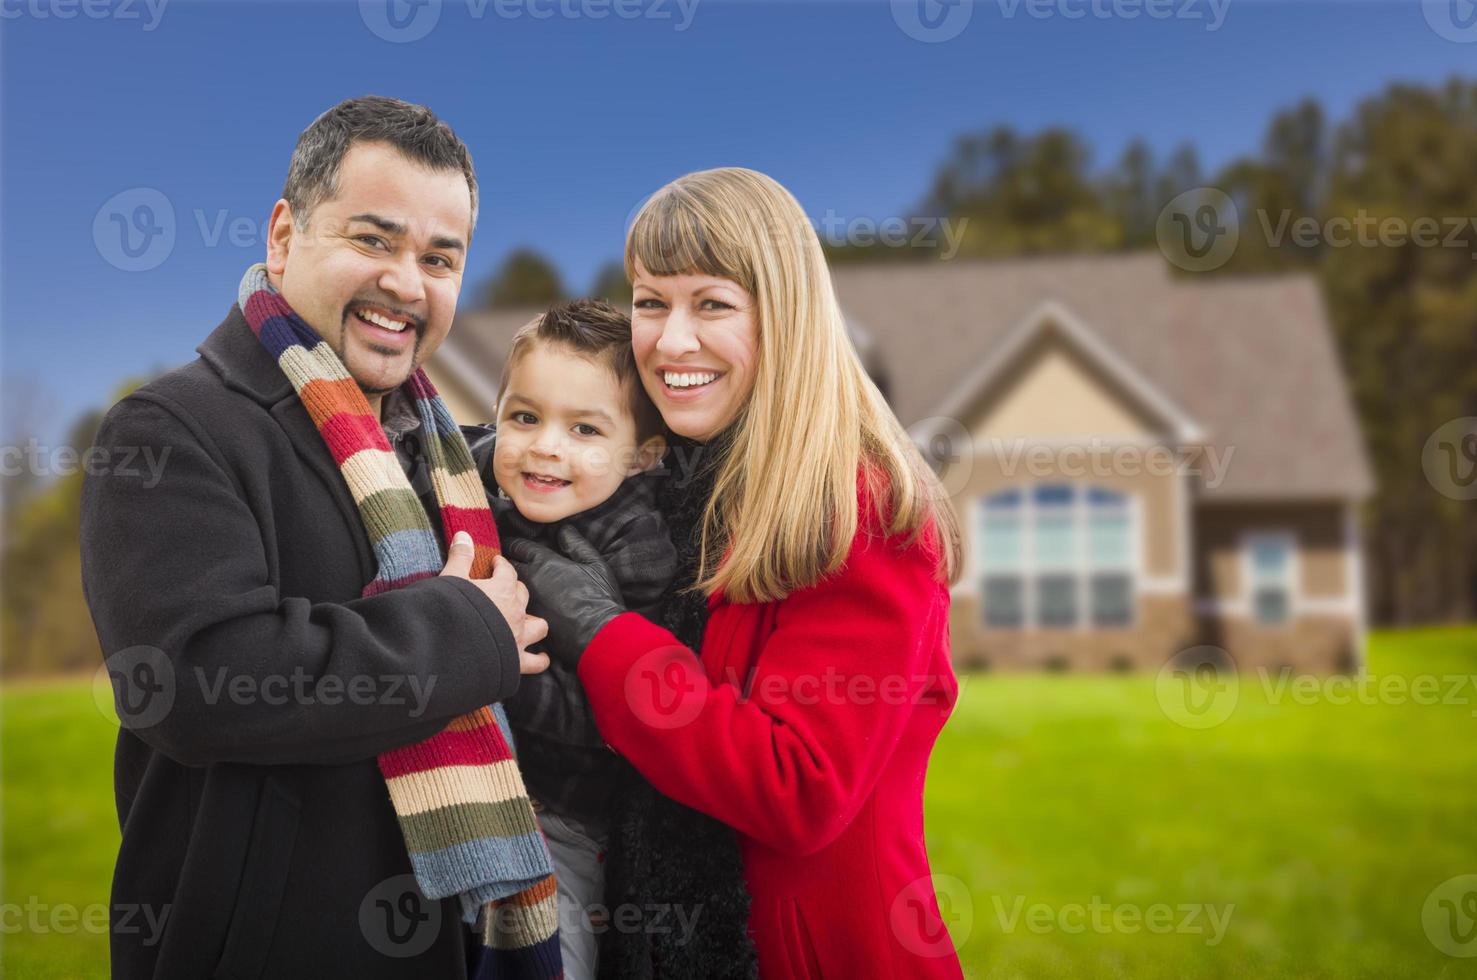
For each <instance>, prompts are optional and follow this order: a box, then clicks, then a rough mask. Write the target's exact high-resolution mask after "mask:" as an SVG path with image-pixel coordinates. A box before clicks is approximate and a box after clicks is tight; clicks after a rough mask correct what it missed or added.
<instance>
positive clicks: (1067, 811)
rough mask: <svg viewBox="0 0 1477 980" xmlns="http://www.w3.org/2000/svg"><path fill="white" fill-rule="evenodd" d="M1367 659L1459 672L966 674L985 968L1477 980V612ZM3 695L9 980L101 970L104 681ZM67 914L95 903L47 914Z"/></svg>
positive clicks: (941, 814)
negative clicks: (1373, 682)
mask: <svg viewBox="0 0 1477 980" xmlns="http://www.w3.org/2000/svg"><path fill="white" fill-rule="evenodd" d="M1370 663H1371V668H1372V671H1373V672H1374V674H1376V675H1378V676H1392V675H1399V676H1403V677H1407V678H1410V677H1416V676H1419V675H1436V676H1438V677H1442V678H1445V680H1443V681H1441V682H1437V683H1438V692H1439V693H1438V694H1437V695H1436V697H1444V698H1445V703H1435V704H1432V703H1424V704H1423V703H1417V701H1418V700H1425V701H1429V700H1432V698H1431V697H1430V696H1428V695H1429V693H1430V689H1426V693H1425V695H1423V696H1421V697H1419V698H1417V697H1416V696H1415V695H1414V694H1412V693H1411V690H1414V689H1411V690H1407V689H1405V688H1403V687H1402V688H1398V689H1396V688H1390V687H1385V688H1384V689H1383V690H1384V691H1385V696H1384V697H1383V699H1380V698H1374V699H1373V703H1362V702H1361V699H1360V698H1359V697H1358V692H1357V691H1355V692H1353V693H1354V696H1353V697H1350V698H1341V697H1339V696H1340V695H1342V694H1347V693H1349V692H1347V691H1337V690H1336V691H1334V692H1332V693H1333V694H1334V695H1335V697H1326V696H1323V695H1322V694H1319V693H1315V694H1313V695H1308V694H1306V693H1304V694H1300V695H1297V696H1295V695H1294V693H1293V689H1292V688H1288V689H1286V690H1282V691H1280V692H1279V690H1278V689H1277V688H1276V687H1275V686H1269V685H1268V684H1264V683H1263V682H1262V681H1261V680H1260V679H1258V678H1255V677H1249V678H1243V679H1242V681H1241V684H1240V688H1239V696H1238V700H1237V702H1236V707H1235V710H1234V711H1233V712H1232V713H1231V715H1230V717H1229V718H1227V719H1226V720H1225V721H1224V722H1223V723H1221V724H1219V725H1216V726H1214V727H1211V728H1206V729H1191V728H1186V727H1182V726H1180V725H1178V724H1176V723H1174V722H1173V721H1171V720H1170V719H1169V718H1168V717H1167V716H1166V714H1165V712H1164V711H1163V710H1161V708H1160V704H1159V701H1158V699H1157V698H1156V684H1155V678H1153V677H1146V676H1120V675H1115V676H1110V677H1103V676H1072V675H1005V674H998V675H974V676H969V677H966V678H962V684H963V691H962V696H961V701H960V706H959V709H958V711H957V712H956V714H955V716H954V718H953V720H952V721H951V722H950V724H949V726H948V728H947V729H946V731H945V733H944V736H943V738H942V739H941V740H940V742H939V745H938V748H937V750H936V751H935V753H934V758H933V767H932V769H931V771H930V776H929V783H928V828H929V842H930V851H931V853H932V856H933V866H934V870H935V872H936V875H937V884H938V888H939V891H940V893H941V895H942V896H943V898H942V901H943V905H944V909H945V912H946V915H947V916H948V918H949V920H950V922H951V924H952V928H953V931H954V934H955V939H956V941H957V942H959V943H960V952H961V955H962V957H963V959H964V961H965V969H966V972H967V973H968V974H969V975H970V976H972V977H981V978H983V977H992V978H993V977H999V978H1006V977H1023V978H1037V977H1094V978H1098V977H1124V978H1134V980H1138V978H1155V977H1162V978H1175V980H1179V978H1183V977H1190V976H1212V977H1283V976H1296V977H1330V978H1333V977H1339V978H1342V977H1421V978H1433V977H1458V976H1477V956H1474V957H1472V958H1457V957H1452V956H1448V955H1446V954H1444V953H1442V952H1440V951H1439V950H1438V949H1437V948H1436V946H1435V945H1434V944H1433V942H1432V941H1431V940H1430V939H1429V938H1428V930H1427V927H1428V926H1431V925H1432V923H1433V922H1434V923H1436V925H1434V926H1432V928H1436V929H1437V930H1438V932H1439V924H1440V922H1441V921H1442V920H1440V919H1439V918H1438V919H1435V920H1432V919H1431V918H1430V917H1429V916H1428V917H1427V918H1426V919H1425V920H1423V909H1424V908H1426V906H1427V898H1428V896H1430V895H1431V893H1432V891H1433V889H1435V888H1437V886H1439V885H1441V884H1442V883H1443V882H1446V881H1448V880H1450V879H1452V878H1454V877H1456V876H1459V875H1464V874H1477V680H1472V679H1471V678H1472V675H1477V629H1463V630H1422V631H1414V632H1403V633H1384V634H1376V635H1375V636H1374V637H1373V638H1372V641H1371V649H1370ZM1457 677H1467V678H1468V680H1467V681H1465V682H1463V683H1462V686H1461V688H1460V689H1459V690H1453V685H1455V684H1456V683H1457V681H1455V680H1454V679H1453V678H1457ZM1380 690H1381V689H1380V688H1379V687H1378V686H1371V688H1369V692H1370V693H1371V694H1377V693H1378V692H1379V691H1380ZM1336 699H1339V700H1349V701H1350V702H1351V703H1347V704H1337V703H1333V702H1334V701H1335V700H1336ZM1366 700H1367V699H1366ZM0 708H3V718H0V733H3V751H4V772H3V789H4V798H3V808H4V843H3V859H4V895H3V898H4V902H5V903H6V905H5V906H3V909H4V916H3V918H0V930H3V932H0V941H3V942H4V948H3V954H0V955H3V972H4V975H5V976H8V977H14V978H29V977H66V978H73V977H94V976H105V975H106V965H107V937H106V935H105V934H102V933H100V932H95V931H89V929H88V927H87V925H86V923H87V921H88V915H89V913H88V910H87V906H88V905H89V904H92V905H100V904H102V903H106V901H107V894H108V879H109V875H110V872H111V867H112V859H113V854H114V850H115V849H116V847H117V842H118V832H117V827H116V823H115V820H114V817H113V804H112V781H111V780H112V741H113V733H114V729H113V727H112V725H111V724H110V723H109V722H108V721H107V720H106V719H105V718H104V716H103V714H102V713H101V712H100V711H99V710H98V709H97V708H96V707H95V706H94V701H93V698H92V693H91V687H90V683H89V682H80V681H59V682H53V683H33V684H24V685H17V686H13V687H10V688H9V689H7V690H6V691H5V692H4V695H3V698H0ZM1474 881H1477V879H1474ZM1468 887H1469V888H1470V887H1473V886H1468ZM1465 891H1466V889H1463V888H1461V887H1460V883H1459V885H1458V890H1457V892H1456V893H1455V898H1456V899H1457V900H1458V903H1460V900H1461V898H1462V896H1463V893H1464V892H1465ZM1445 894H1446V893H1442V895H1438V896H1437V898H1438V899H1439V898H1441V897H1443V896H1444V895H1445ZM1474 900H1477V899H1474V898H1469V899H1467V901H1469V902H1470V901H1474ZM1433 901H1434V900H1433ZM28 906H30V907H31V910H28ZM1457 907H1461V906H1460V904H1458V906H1457ZM63 908H68V909H70V908H75V909H76V910H77V911H76V912H75V913H74V914H75V916H76V920H75V921H74V920H68V919H61V920H57V922H56V924H55V926H52V925H48V924H47V922H48V919H49V916H50V914H51V910H54V909H63ZM1211 911H1213V912H1214V914H1215V916H1216V919H1215V920H1214V921H1215V922H1216V923H1218V924H1219V925H1218V926H1214V925H1213V924H1212V919H1211V918H1210V913H1211ZM1191 915H1193V918H1189V917H1190V916H1191ZM37 919H39V921H40V922H41V923H42V926H43V928H41V929H39V930H38V929H35V928H33V927H32V921H33V920H37ZM1144 922H1152V924H1153V925H1154V931H1151V930H1150V929H1149V928H1148V927H1147V926H1146V925H1144V924H1143V923H1144ZM1456 924H1457V927H1458V928H1459V929H1461V928H1466V927H1467V926H1470V925H1474V924H1477V923H1471V922H1468V921H1467V920H1465V919H1459V920H1458V921H1457V923H1456ZM1462 935H1463V936H1464V935H1465V934H1462ZM1438 938H1439V936H1438ZM1463 948H1464V949H1466V950H1469V951H1470V952H1473V953H1477V940H1474V941H1473V942H1472V943H1470V944H1468V945H1467V946H1466V947H1463Z"/></svg>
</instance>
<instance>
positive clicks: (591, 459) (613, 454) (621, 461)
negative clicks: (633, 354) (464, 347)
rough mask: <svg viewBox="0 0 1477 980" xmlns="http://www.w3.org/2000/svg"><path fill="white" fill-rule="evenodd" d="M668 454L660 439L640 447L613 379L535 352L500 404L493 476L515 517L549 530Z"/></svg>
mask: <svg viewBox="0 0 1477 980" xmlns="http://www.w3.org/2000/svg"><path fill="white" fill-rule="evenodd" d="M664 449H665V442H664V440H663V439H662V437H661V436H652V437H650V438H648V439H647V440H646V441H645V442H643V443H641V444H639V445H638V444H637V441H636V422H635V420H634V419H633V418H632V417H631V410H630V402H629V401H628V399H627V396H626V393H625V392H624V391H623V390H622V389H621V384H620V382H619V381H618V380H616V377H615V372H614V371H612V370H611V369H610V368H608V367H606V366H605V365H604V364H601V363H598V362H596V361H593V360H589V359H587V358H585V357H582V356H579V355H577V354H575V353H573V352H571V351H569V350H567V349H564V348H561V347H558V346H554V345H549V344H536V345H535V346H534V347H533V349H532V350H530V351H529V352H528V353H527V354H525V355H524V356H523V359H522V360H521V361H519V362H518V364H517V365H516V366H514V368H513V370H512V373H511V374H510V376H509V377H508V386H507V390H506V391H504V392H503V397H502V401H501V402H500V403H499V404H498V413H497V452H496V453H495V454H494V457H493V475H494V477H496V479H497V483H498V486H500V487H502V488H503V492H504V493H506V494H507V495H508V496H509V497H510V498H511V499H512V501H513V504H514V506H516V507H517V508H518V513H520V514H522V515H523V516H524V517H526V518H528V519H529V520H531V521H537V522H539V523H541V524H549V523H552V522H554V521H561V520H563V519H564V518H566V517H569V516H570V515H572V514H578V513H580V512H581V511H585V510H589V509H590V508H591V507H594V506H596V505H597V504H600V503H603V502H604V501H605V500H606V499H607V498H608V497H609V496H610V495H611V494H613V493H615V491H616V488H617V487H619V486H620V485H621V481H623V480H625V479H626V477H628V476H631V475H633V474H635V473H639V472H641V471H642V470H644V469H647V468H649V467H650V466H652V465H653V464H654V463H656V462H657V461H658V460H660V459H661V454H662V452H663V451H664Z"/></svg>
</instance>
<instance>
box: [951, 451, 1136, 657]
mask: <svg viewBox="0 0 1477 980" xmlns="http://www.w3.org/2000/svg"><path fill="white" fill-rule="evenodd" d="M1041 486H1067V487H1070V488H1071V490H1072V503H1071V507H1070V514H1071V519H1072V531H1073V535H1074V539H1073V545H1074V552H1075V553H1074V554H1073V556H1072V561H1071V563H1070V564H1066V565H1058V564H1051V565H1045V566H1040V565H1037V563H1036V510H1037V505H1036V500H1035V492H1036V490H1037V489H1038V488H1039V487H1041ZM1094 489H1098V490H1103V491H1105V492H1108V493H1113V494H1117V495H1118V496H1120V497H1122V498H1124V504H1125V511H1126V516H1127V519H1128V528H1127V531H1126V533H1127V535H1128V557H1127V561H1126V563H1125V564H1124V565H1123V567H1121V568H1116V567H1115V568H1099V567H1096V566H1094V565H1093V564H1092V563H1091V561H1090V553H1089V548H1090V539H1089V523H1088V521H1089V518H1090V516H1091V507H1090V505H1089V503H1088V499H1087V498H1088V494H1089V493H1090V491H1092V490H1094ZM1012 490H1014V491H1016V492H1017V493H1019V494H1020V495H1021V503H1020V506H1019V507H1018V508H1017V510H1016V514H1017V515H1018V516H1019V518H1020V521H1021V528H1020V548H1021V557H1020V563H1019V566H1018V567H1017V568H1013V569H991V568H989V567H987V566H986V564H985V560H984V555H985V540H984V538H985V534H984V532H985V515H986V513H987V506H986V504H987V502H988V500H989V499H990V498H991V497H995V496H998V495H1000V494H1002V493H1007V492H1010V491H1012ZM970 510H971V515H972V516H971V520H970V548H969V550H970V562H969V565H970V570H969V571H970V579H971V581H972V582H973V584H974V588H975V590H976V594H977V595H978V596H979V623H980V626H981V628H982V629H985V630H987V631H991V632H997V631H1006V630H1012V629H1021V630H1075V631H1076V632H1079V633H1085V632H1087V631H1089V630H1112V631H1116V630H1132V629H1135V628H1137V626H1138V625H1139V609H1138V605H1139V594H1140V591H1141V586H1142V584H1143V574H1142V572H1143V548H1144V543H1143V535H1142V533H1141V532H1142V527H1143V521H1142V502H1141V501H1140V499H1139V496H1138V494H1135V493H1132V492H1130V491H1127V490H1121V489H1118V488H1115V487H1110V486H1104V485H1101V484H1095V483H1082V482H1073V481H1068V480H1041V481H1039V482H1033V483H1024V484H1015V485H1013V486H1004V487H996V488H994V489H992V490H989V491H987V492H985V493H982V494H979V495H978V496H976V497H975V498H974V499H973V500H972V501H971V503H970ZM1052 573H1056V574H1067V575H1071V576H1072V578H1073V583H1074V585H1075V588H1076V600H1077V601H1076V613H1077V615H1076V620H1075V623H1074V625H1072V626H1043V625H1042V624H1041V622H1040V619H1039V616H1038V610H1037V601H1036V591H1037V582H1038V580H1039V578H1040V577H1041V576H1042V575H1043V574H1048V575H1049V574H1052ZM1095 573H1121V574H1127V575H1128V579H1129V610H1128V621H1127V622H1125V623H1122V624H1119V625H1115V626H1098V625H1096V624H1094V623H1093V622H1092V576H1093V575H1094V574H1095ZM990 574H998V575H1018V576H1019V577H1020V579H1021V625H1020V626H996V625H993V624H991V623H989V622H987V621H986V619H985V614H986V608H985V604H986V602H987V601H988V598H989V597H988V594H987V590H986V589H985V587H984V580H985V576H986V575H990Z"/></svg>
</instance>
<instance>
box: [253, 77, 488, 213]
mask: <svg viewBox="0 0 1477 980" xmlns="http://www.w3.org/2000/svg"><path fill="white" fill-rule="evenodd" d="M361 142H362V143H388V144H389V145H391V146H393V147H394V148H395V149H397V150H399V151H400V152H401V153H403V154H405V155H406V156H407V157H409V158H410V159H412V160H414V161H416V162H417V163H420V164H423V165H425V166H426V167H428V168H430V169H431V170H458V171H460V172H461V173H462V176H464V177H466V178H467V190H468V191H470V192H471V196H472V224H471V226H470V227H469V228H468V232H469V233H470V231H471V229H472V228H476V227H477V174H476V172H475V171H473V169H472V154H471V152H470V151H469V150H468V149H467V145H466V144H465V143H463V142H462V141H461V140H460V139H458V138H457V135H456V133H454V132H452V130H451V127H450V126H448V125H447V124H446V123H444V122H442V121H441V120H440V119H438V118H436V114H435V113H434V112H432V111H431V110H430V109H427V108H426V107H425V106H423V105H415V104H414V103H411V102H402V101H401V100H399V99H391V98H386V97H385V96H383V95H365V96H361V97H360V98H357V99H345V100H344V101H343V102H340V103H339V104H338V105H336V106H334V107H333V108H332V109H329V110H328V111H327V112H325V113H323V115H321V116H319V117H318V118H317V119H314V120H313V124H312V125H311V126H309V127H308V128H307V129H305V130H303V132H302V135H301V136H299V137H298V138H297V146H296V147H294V148H293V151H292V162H291V163H290V164H288V166H287V183H286V184H285V185H284V186H283V188H282V196H283V197H284V198H285V199H286V200H287V203H288V204H290V205H291V206H292V219H293V224H295V225H297V227H298V228H299V229H301V228H304V227H306V226H307V223H308V218H309V216H310V215H311V214H312V213H313V209H314V208H316V207H317V206H318V205H319V204H322V203H323V202H324V201H326V200H329V199H330V198H332V197H333V196H334V195H335V194H337V193H338V172H339V166H340V165H341V164H342V163H343V161H344V154H346V153H348V152H349V148H350V147H351V146H353V145H354V144H355V143H361Z"/></svg>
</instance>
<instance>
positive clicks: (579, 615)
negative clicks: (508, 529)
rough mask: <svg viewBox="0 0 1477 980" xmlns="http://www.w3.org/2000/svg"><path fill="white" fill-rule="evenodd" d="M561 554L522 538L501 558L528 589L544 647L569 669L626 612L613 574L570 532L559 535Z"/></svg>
mask: <svg viewBox="0 0 1477 980" xmlns="http://www.w3.org/2000/svg"><path fill="white" fill-rule="evenodd" d="M557 540H558V542H559V549H560V551H563V552H564V554H562V555H561V554H560V553H559V552H558V551H555V550H554V549H552V548H548V547H545V546H544V545H541V544H538V543H537V542H534V541H529V540H528V539H526V538H511V539H509V540H507V541H504V542H503V554H504V555H507V556H508V558H509V559H510V560H511V561H512V562H513V567H514V568H516V569H517V570H518V580H519V581H520V582H522V583H524V584H525V585H527V586H528V591H529V608H530V609H531V610H537V612H538V615H539V616H541V617H542V618H543V619H544V620H545V621H547V622H548V624H549V635H548V639H547V640H546V641H545V643H544V648H545V649H546V650H548V651H549V654H550V656H551V657H553V659H554V660H556V661H558V662H559V663H560V664H563V665H564V666H566V667H568V668H570V669H571V670H573V669H575V668H576V667H578V666H579V659H580V656H581V655H582V654H583V653H584V652H585V647H587V646H589V645H590V641H591V640H593V639H594V638H595V634H596V633H598V632H600V628H601V627H602V626H604V625H605V624H606V623H608V622H610V621H611V620H612V619H614V618H615V617H617V616H619V615H620V614H621V613H623V612H625V611H626V605H625V600H624V599H622V598H621V589H620V585H619V584H618V583H617V582H616V580H615V573H614V572H612V571H611V570H610V566H609V565H607V564H605V561H604V559H602V558H601V557H600V552H598V551H596V550H595V546H594V545H592V544H590V542H588V541H586V540H585V538H584V536H583V535H581V534H580V533H579V532H578V531H576V530H575V529H574V528H572V527H569V526H565V527H562V528H560V529H559V533H558V536H557Z"/></svg>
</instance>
